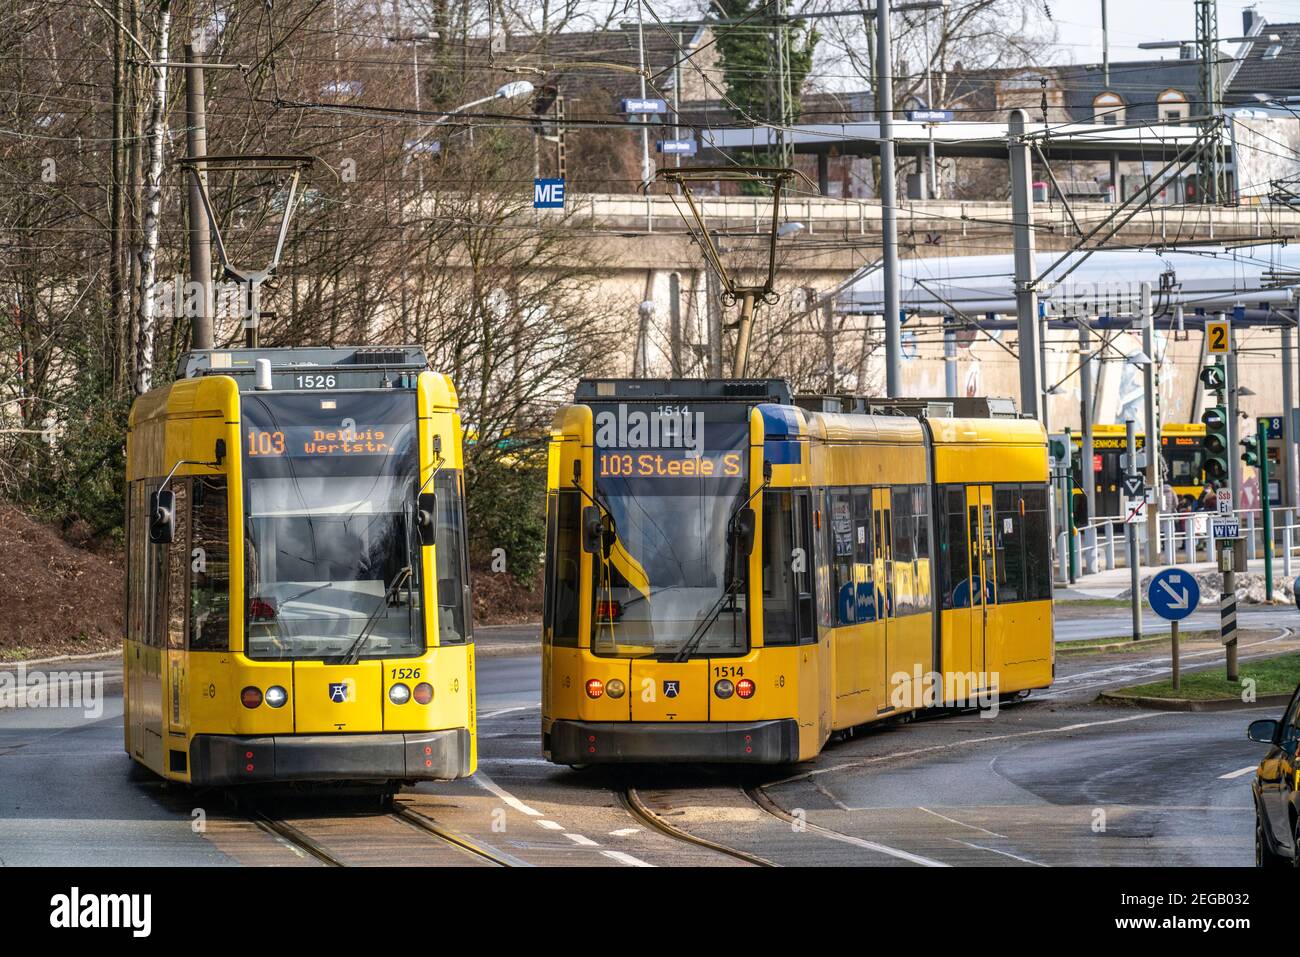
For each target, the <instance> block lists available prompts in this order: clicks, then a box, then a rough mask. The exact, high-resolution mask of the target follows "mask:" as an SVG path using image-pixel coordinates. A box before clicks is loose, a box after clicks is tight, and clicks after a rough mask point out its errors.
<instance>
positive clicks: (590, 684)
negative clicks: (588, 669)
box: [587, 678, 605, 698]
mask: <svg viewBox="0 0 1300 957" xmlns="http://www.w3.org/2000/svg"><path fill="white" fill-rule="evenodd" d="M604 693H605V682H603V681H601V680H600V679H599V678H588V679H587V697H588V698H599V697H600V696H601V695H603V694H604Z"/></svg>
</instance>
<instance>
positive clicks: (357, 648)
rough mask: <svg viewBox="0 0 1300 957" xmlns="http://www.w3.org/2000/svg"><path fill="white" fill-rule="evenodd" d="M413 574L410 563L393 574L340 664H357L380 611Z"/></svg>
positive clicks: (376, 622) (377, 621) (377, 620)
mask: <svg viewBox="0 0 1300 957" xmlns="http://www.w3.org/2000/svg"><path fill="white" fill-rule="evenodd" d="M411 574H412V569H411V566H410V565H403V566H402V567H401V568H400V569H398V572H397V574H396V575H394V576H393V580H392V581H391V582H390V583H389V584H388V585H387V586H385V588H384V593H383V594H382V595H380V596H379V604H377V605H375V610H374V611H372V612H371V613H370V617H369V618H367V619H366V623H365V624H364V625H362V626H361V633H360V634H358V635H357V637H356V640H355V641H353V642H352V645H351V646H350V647H349V648H348V650H347V651H345V652H344V653H343V656H342V657H341V658H340V659H339V664H343V665H355V664H356V663H357V659H358V658H359V657H361V649H362V648H363V647H365V643H366V639H368V638H369V637H370V633H371V632H372V631H374V628H375V625H377V624H379V613H380V612H382V611H383V610H384V608H385V607H386V606H387V605H388V601H389V598H390V597H391V596H392V595H394V594H395V593H396V592H397V590H398V589H399V588H401V587H402V584H403V583H404V582H405V581H406V580H407V579H408V578H410V577H411Z"/></svg>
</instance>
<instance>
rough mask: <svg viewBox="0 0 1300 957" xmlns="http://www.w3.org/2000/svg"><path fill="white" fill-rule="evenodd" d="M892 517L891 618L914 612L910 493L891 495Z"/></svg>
mask: <svg viewBox="0 0 1300 957" xmlns="http://www.w3.org/2000/svg"><path fill="white" fill-rule="evenodd" d="M890 507H891V509H892V510H893V516H894V543H893V544H894V615H895V616H900V617H901V616H902V615H910V614H912V613H913V612H914V611H916V588H915V579H916V562H915V560H916V541H915V539H916V521H915V519H914V518H913V516H912V490H911V489H910V488H896V489H894V490H893V494H892V495H890Z"/></svg>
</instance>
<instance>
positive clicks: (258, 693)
mask: <svg viewBox="0 0 1300 957" xmlns="http://www.w3.org/2000/svg"><path fill="white" fill-rule="evenodd" d="M239 702H240V704H242V705H243V706H244V707H245V708H250V709H251V708H256V707H257V706H258V705H260V704H261V703H262V689H261V688H254V687H253V686H252V685H249V686H248V687H247V688H245V689H244V690H243V691H241V692H239Z"/></svg>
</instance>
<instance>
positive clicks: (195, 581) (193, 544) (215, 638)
mask: <svg viewBox="0 0 1300 957" xmlns="http://www.w3.org/2000/svg"><path fill="white" fill-rule="evenodd" d="M229 647H230V521H229V513H228V512H227V499H226V477H225V476H224V475H204V476H199V477H196V478H195V479H194V484H193V505H192V507H191V511H190V650H191V651H226V650H227V649H228V648H229Z"/></svg>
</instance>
